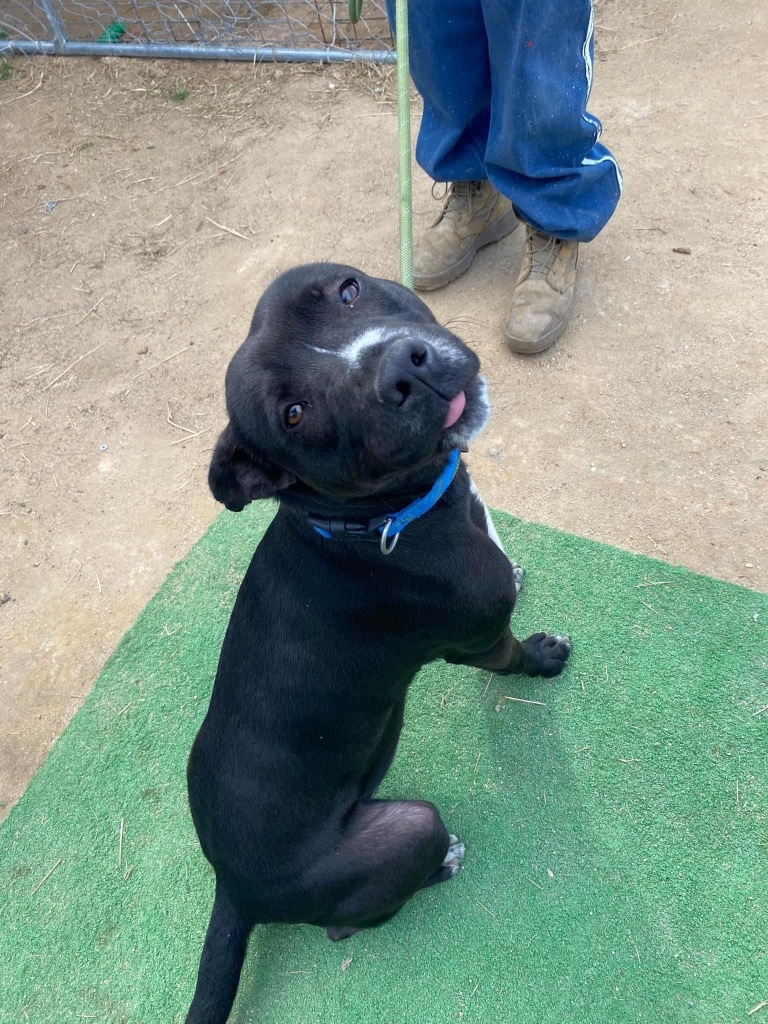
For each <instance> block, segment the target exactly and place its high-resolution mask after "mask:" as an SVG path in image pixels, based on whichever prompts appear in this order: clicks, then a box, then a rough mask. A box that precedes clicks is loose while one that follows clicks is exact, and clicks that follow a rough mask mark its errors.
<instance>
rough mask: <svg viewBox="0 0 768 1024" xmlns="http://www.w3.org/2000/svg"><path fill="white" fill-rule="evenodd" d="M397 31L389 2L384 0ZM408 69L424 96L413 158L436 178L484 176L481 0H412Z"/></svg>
mask: <svg viewBox="0 0 768 1024" xmlns="http://www.w3.org/2000/svg"><path fill="white" fill-rule="evenodd" d="M387 10H388V13H389V20H390V24H391V25H392V27H393V31H394V33H395V35H397V25H396V24H395V3H394V0H387ZM408 30H409V34H410V50H409V55H410V68H411V77H412V78H413V82H414V85H415V86H416V88H417V89H418V90H419V93H420V95H421V97H422V99H423V100H424V115H423V117H422V120H421V126H420V128H419V134H418V139H417V142H416V160H417V161H418V163H419V166H420V167H422V168H423V169H424V170H425V171H426V172H427V174H429V176H430V177H431V178H434V180H435V181H474V180H480V179H485V178H486V173H485V151H486V146H487V142H488V125H489V122H490V116H491V108H490V104H491V71H490V67H489V64H488V39H487V36H486V32H485V22H484V19H483V11H482V7H481V4H480V0H413V2H411V3H409V5H408Z"/></svg>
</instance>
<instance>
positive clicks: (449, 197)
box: [432, 181, 483, 226]
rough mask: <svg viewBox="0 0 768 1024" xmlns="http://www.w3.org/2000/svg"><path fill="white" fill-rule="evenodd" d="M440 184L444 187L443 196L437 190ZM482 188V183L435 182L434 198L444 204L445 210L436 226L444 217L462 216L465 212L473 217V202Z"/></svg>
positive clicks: (433, 185) (442, 211) (443, 209)
mask: <svg viewBox="0 0 768 1024" xmlns="http://www.w3.org/2000/svg"><path fill="white" fill-rule="evenodd" d="M440 184H442V185H443V191H442V194H437V192H436V190H437V189H438V186H439V185H440ZM482 187H483V182H482V181H452V182H450V183H449V182H437V181H435V182H433V184H432V198H433V199H436V200H438V202H439V201H441V200H442V202H443V208H442V210H441V211H440V216H439V217H438V218H437V220H436V221H435V224H439V222H440V221H441V220H442V219H443V217H457V216H461V214H462V213H463V212H464V211H465V210H466V211H467V212H468V213H469V216H470V217H471V216H472V200H473V199H474V198H475V196H477V195H479V193H480V190H481V189H482ZM433 226H434V225H433Z"/></svg>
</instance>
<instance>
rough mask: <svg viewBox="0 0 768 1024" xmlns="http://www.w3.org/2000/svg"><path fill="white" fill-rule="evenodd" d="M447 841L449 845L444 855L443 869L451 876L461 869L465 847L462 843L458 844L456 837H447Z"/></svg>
mask: <svg viewBox="0 0 768 1024" xmlns="http://www.w3.org/2000/svg"><path fill="white" fill-rule="evenodd" d="M448 841H449V842H450V844H451V845H450V846H449V847H448V853H446V855H445V860H444V861H443V867H444V868H448V869H449V870H450V872H451V875H452V876H453V875H455V874H456V872H457V871H458V870H459V868H460V867H461V862H462V861H463V860H464V853H465V851H466V847H465V846H464V843H460V842H459V839H458V836H448Z"/></svg>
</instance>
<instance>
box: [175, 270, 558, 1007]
mask: <svg viewBox="0 0 768 1024" xmlns="http://www.w3.org/2000/svg"><path fill="white" fill-rule="evenodd" d="M478 370H479V361H478V359H477V356H476V355H475V354H474V353H473V352H471V351H470V350H469V349H468V348H467V347H466V346H465V345H464V344H463V343H462V342H461V341H460V340H459V339H458V338H457V337H455V336H454V335H453V334H451V333H450V332H449V331H447V330H444V329H443V328H441V327H440V326H438V324H437V323H436V321H435V319H434V317H433V316H432V314H431V313H430V311H429V310H428V309H427V307H426V306H425V305H424V304H423V303H422V302H421V301H420V300H419V299H418V298H416V296H415V295H413V294H412V293H411V292H410V291H408V290H407V289H406V288H403V287H401V286H400V285H397V284H394V283H392V282H390V281H383V280H378V279H375V278H370V277H366V276H365V275H364V274H362V273H360V272H359V271H357V270H353V269H352V268H350V267H343V266H336V265H333V264H325V263H321V264H314V265H311V266H305V267H299V268H297V269H295V270H291V271H289V272H288V273H286V274H283V275H282V276H281V277H279V278H278V279H277V280H276V281H275V282H274V283H273V284H272V285H271V286H270V287H269V288H268V289H267V291H266V292H265V294H264V296H263V297H262V299H261V301H260V302H259V304H258V306H257V307H256V312H255V314H254V317H253V322H252V324H251V330H250V333H249V335H248V338H247V339H246V341H245V343H244V344H243V345H242V347H241V348H240V349H239V351H238V352H237V354H236V355H235V357H234V359H233V360H232V363H231V364H230V367H229V370H228V372H227V384H226V390H227V407H228V411H229V415H230V423H229V426H228V427H227V428H226V429H225V431H224V433H223V434H222V435H221V437H220V438H219V441H218V444H217V445H216V449H215V452H214V455H213V461H212V463H211V468H210V476H209V482H210V486H211V490H212V491H213V494H214V496H215V497H216V498H217V499H218V500H219V501H221V502H223V503H224V504H225V505H226V506H227V508H229V509H231V510H232V511H235V512H238V511H240V510H241V509H242V508H243V507H244V506H245V505H247V504H248V502H250V501H252V500H254V499H257V498H267V497H276V498H277V499H278V501H279V508H278V511H277V514H276V516H275V518H274V520H273V522H272V524H271V525H270V527H269V529H268V530H267V532H266V534H265V536H264V539H263V540H262V542H261V544H260V545H259V547H258V548H257V550H256V552H255V554H254V556H253V560H252V562H251V565H250V568H249V569H248V572H247V574H246V577H245V580H244V581H243V584H242V586H241V588H240V593H239V594H238V597H237V602H236V604H235V608H234V611H233V613H232V618H231V620H230V623H229V628H228V630H227V634H226V638H225V640H224V645H223V648H222V652H221V659H220V661H219V668H218V672H217V675H216V681H215V685H214V688H213V696H212V698H211V704H210V708H209V710H208V714H207V716H206V718H205V721H204V722H203V725H202V728H201V729H200V732H199V734H198V736H197V739H196V741H195V744H194V747H193V749H192V754H191V757H190V760H189V769H188V781H189V801H190V806H191V809H192V816H193V818H194V822H195V825H196V827H197V832H198V835H199V837H200V844H201V846H202V848H203V852H204V853H205V856H206V857H207V858H208V860H209V861H210V862H211V864H212V865H213V868H214V870H215V873H216V895H215V901H214V905H213V913H212V915H211V922H210V925H209V927H208V933H207V936H206V939H205V946H204V948H203V954H202V960H201V963H200V972H199V976H198V981H197V989H196V991H195V996H194V1000H193V1002H192V1006H191V1008H190V1010H189V1014H188V1016H187V1024H203V1022H204V1024H223V1022H225V1021H226V1020H227V1017H228V1015H229V1011H230V1009H231V1007H232V1003H233V1000H234V997H235V993H236V991H237V985H238V981H239V977H240V970H241V968H242V964H243V959H244V956H245V950H246V944H247V941H248V935H249V933H250V931H251V929H252V928H253V926H254V925H255V924H257V923H265V922H273V921H274V922H288V923H309V924H316V925H322V926H323V927H325V928H327V929H328V935H329V936H330V938H332V939H341V938H345V937H346V936H348V935H352V934H353V933H354V932H356V931H357V930H358V929H360V928H371V927H374V926H375V925H378V924H381V923H382V922H383V921H386V920H388V919H389V918H390V917H392V916H393V914H396V913H397V911H398V910H399V909H400V907H402V905H403V904H404V903H405V902H406V900H408V899H409V898H410V897H411V896H412V895H413V894H414V893H415V892H416V891H417V890H419V889H423V888H425V887H426V886H429V885H434V884H435V883H436V882H442V881H444V880H446V879H448V878H450V877H451V876H452V875H453V874H455V872H456V871H457V870H458V868H459V865H460V863H461V858H462V856H463V853H464V847H463V846H462V845H461V844H460V843H459V842H458V840H457V839H456V837H455V836H449V834H448V832H447V831H446V828H445V826H444V825H443V823H442V821H441V820H440V815H439V814H438V812H437V809H436V808H435V807H434V806H433V805H432V804H430V803H425V802H421V801H398V800H376V799H374V797H373V794H374V792H375V790H376V788H377V786H378V785H379V783H380V782H381V780H382V779H383V778H384V775H385V774H386V772H387V770H388V768H389V766H390V764H391V762H392V759H393V757H394V754H395V748H396V747H397V742H398V737H399V735H400V730H401V727H402V722H403V707H404V704H405V698H406V692H407V690H408V686H409V684H410V682H411V680H412V679H413V677H414V676H415V674H416V673H417V672H418V671H419V669H420V668H421V667H422V665H424V664H426V663H427V662H429V661H433V660H434V659H437V658H443V659H445V660H446V661H449V662H454V663H459V664H464V665H474V666H477V667H479V668H483V669H490V670H491V671H493V672H499V673H513V672H521V673H526V674H528V675H544V676H554V675H557V674H558V673H559V672H561V671H562V669H563V667H564V665H565V662H566V659H567V658H568V655H569V653H570V645H569V643H568V641H567V640H566V639H565V638H564V637H558V636H549V635H547V634H545V633H536V634H535V635H534V636H532V637H529V638H528V639H527V640H525V641H524V642H523V643H520V642H519V641H517V640H516V639H515V638H514V636H513V635H512V633H511V632H510V631H509V626H508V622H509V616H510V613H511V611H512V608H513V606H514V603H515V596H516V589H517V587H516V575H515V569H514V567H513V565H512V563H510V562H509V561H508V559H507V558H506V556H505V555H504V553H503V552H502V551H501V549H500V546H499V545H498V541H497V539H496V537H495V533H494V531H493V527H492V525H491V523H490V519H489V518H488V517H487V514H486V511H485V506H484V505H483V503H482V502H481V501H480V499H479V498H478V497H477V492H476V491H474V488H473V486H472V483H471V481H470V479H469V475H468V473H467V471H466V469H465V468H464V466H463V465H461V464H460V461H459V455H458V451H456V449H458V448H460V447H461V446H462V445H464V444H466V443H467V442H469V441H470V440H472V439H473V438H474V437H476V436H477V434H478V433H479V432H480V430H481V429H482V428H483V426H484V425H485V422H486V419H487V417H488V404H487V401H486V398H485V381H484V380H483V379H482V377H480V376H479V375H478ZM454 471H456V472H455V476H453V477H452V474H453V472H454ZM430 506H432V507H431V508H430ZM419 513H421V514H420V515H419ZM416 516H418V517H417V518H414V517H416ZM411 520H412V521H411Z"/></svg>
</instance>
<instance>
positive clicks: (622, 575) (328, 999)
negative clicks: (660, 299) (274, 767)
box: [0, 505, 768, 1024]
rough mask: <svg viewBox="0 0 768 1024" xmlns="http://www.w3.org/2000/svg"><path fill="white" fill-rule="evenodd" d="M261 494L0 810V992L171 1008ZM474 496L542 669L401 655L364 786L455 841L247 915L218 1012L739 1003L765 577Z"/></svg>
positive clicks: (732, 1006)
mask: <svg viewBox="0 0 768 1024" xmlns="http://www.w3.org/2000/svg"><path fill="white" fill-rule="evenodd" d="M270 515H271V509H270V508H269V507H267V506H264V505H262V506H261V507H252V508H251V509H249V510H247V511H245V512H243V513H242V515H240V516H234V515H231V514H228V513H225V514H223V515H222V516H221V517H220V519H219V520H218V521H217V522H216V524H215V525H214V526H213V527H212V529H211V530H210V531H209V532H208V533H207V534H206V535H205V537H204V538H203V539H202V540H201V541H200V542H199V543H198V544H197V545H196V546H195V547H194V548H193V550H192V551H191V552H190V553H189V555H188V556H187V557H186V558H185V559H184V560H183V561H182V562H180V563H179V565H178V566H177V567H176V568H175V570H174V571H173V572H172V573H171V575H170V577H169V578H168V580H167V582H166V583H165V584H164V585H163V587H162V588H161V590H160V592H159V593H158V595H157V596H156V597H155V598H154V599H153V600H152V601H151V602H150V604H149V605H148V606H147V608H146V609H145V610H144V612H143V613H142V614H141V616H140V617H139V619H138V621H137V623H136V624H135V626H133V628H132V629H130V630H129V631H128V633H127V634H126V636H125V638H124V639H123V641H122V643H121V644H120V646H119V648H118V650H117V652H116V653H115V654H114V656H113V657H112V658H111V659H110V661H109V663H108V664H107V666H106V668H105V669H104V671H103V673H102V675H101V677H100V678H99V680H98V683H97V684H96V687H95V689H94V690H93V692H92V694H91V696H90V697H89V698H88V700H87V701H86V703H85V705H84V707H83V708H82V710H81V711H80V712H79V713H78V714H77V715H76V716H75V718H74V720H73V721H72V723H71V725H70V726H69V728H68V729H67V730H66V732H65V733H64V735H63V736H62V737H61V739H60V740H59V741H58V743H57V744H56V746H55V747H54V749H53V751H52V752H51V754H50V756H49V757H48V759H47V760H46V762H45V763H44V765H43V766H42V768H41V769H40V771H39V772H38V774H37V776H36V777H35V779H34V780H33V781H32V783H31V784H30V786H29V789H28V790H27V793H26V794H25V796H24V797H23V798H22V800H21V801H20V802H19V804H18V805H17V807H16V808H15V809H14V810H13V812H12V814H11V816H10V817H9V819H8V821H7V822H6V823H5V824H4V825H3V827H2V829H0V871H1V877H2V889H3V894H4V895H3V906H2V911H1V912H0V937H1V938H2V955H0V1015H1V1018H2V1020H3V1021H13V1022H29V1024H44V1022H51V1024H53V1022H56V1024H63V1022H69V1021H81V1020H94V1021H100V1022H102V1021H103V1022H125V1024H129V1022H130V1024H137V1022H141V1024H160V1022H163V1024H169V1022H177V1021H181V1020H183V1017H184V1013H185V1012H186V1009H187V1006H188V1003H189V1000H190V997H191V994H192V990H193V986H194V981H195V974H196V970H197V960H198V955H199V952H200V946H201V943H202V938H203V934H204V930H205V927H206V924H207V920H208V913H209V909H210V904H211V898H212V876H211V873H210V870H209V868H208V867H207V865H206V863H205V861H204V860H203V857H202V855H201V853H200V851H199V849H198V846H197V842H196V838H195V834H194V831H193V829H192V825H191V822H190V819H189V815H188V811H187V806H186V796H185V783H184V769H185V761H186V757H187V752H188V750H189V747H190V744H191V742H192V738H193V736H194V734H195V731H196V729H197V726H198V724H199V722H200V720H201V718H202V716H203V713H204V710H205V707H206V701H207V698H208V694H209V690H210V685H211V680H212V677H213V674H214V669H215V665H216V660H217V656H218V649H219V644H220V642H221V638H222V635H223V632H224V628H225V626H226V622H227V617H228V614H229V610H230V607H231V605H232V602H233V599H234V596H235V591H236V588H237V586H238V583H239V581H240V579H241V577H242V575H243V573H244V571H245V568H246V565H247V562H248V559H249V556H250V553H251V551H252V549H253V547H254V546H255V544H256V542H257V540H258V538H259V536H260V534H261V532H262V530H263V528H264V526H265V525H266V523H267V521H268V519H269V517H270ZM495 518H496V521H497V525H498V527H499V531H500V533H501V535H502V537H503V538H504V540H505V543H506V544H507V546H508V550H509V551H510V552H511V553H513V554H514V556H515V558H516V559H517V560H518V561H519V562H520V563H521V564H523V565H524V566H525V567H526V568H527V570H528V575H527V578H526V585H525V588H524V590H523V594H522V596H521V600H520V603H519V606H518V610H517V611H516V613H515V617H514V623H513V625H514V629H515V632H516V633H517V634H518V635H520V636H526V635H527V634H528V633H529V632H531V631H533V630H536V629H539V628H547V629H552V630H556V631H562V632H568V633H569V634H570V635H571V637H572V639H573V643H574V651H573V656H572V659H571V662H570V665H569V667H568V670H567V672H566V673H565V675H563V676H562V677H561V678H560V679H558V680H555V681H541V680H527V679H524V680H516V679H514V678H507V679H504V680H501V679H497V678H496V677H489V675H488V674H487V673H481V672H478V671H474V670H471V669H461V668H454V667H449V666H447V665H444V664H435V665H432V666H429V667H428V668H427V669H425V670H424V672H423V673H422V674H421V675H420V676H419V678H418V679H417V680H416V682H415V683H414V686H413V689H412V692H411V697H410V702H409V705H408V711H407V722H406V728H405V731H404V733H403V739H402V742H401V746H400V750H399V753H398V756H397V759H396V762H395V764H394V766H393V768H392V770H391V772H390V775H389V776H388V778H387V780H386V782H385V785H384V787H383V790H382V795H397V796H402V797H420V798H427V799H430V800H433V801H434V802H435V803H436V804H437V805H438V807H439V808H440V809H441V811H442V814H443V818H444V820H445V821H446V823H447V825H448V826H449V828H450V829H451V830H452V831H455V832H457V833H458V834H459V835H460V836H461V838H462V839H463V840H464V841H465V842H466V844H467V855H466V860H465V867H464V869H463V870H462V871H461V872H460V873H459V874H458V875H457V877H456V878H455V879H454V880H452V881H451V882H450V883H448V884H446V885H440V886H437V887H436V888H434V889H430V890H429V891H427V892H424V893H420V894H419V895H418V896H416V898H414V899H413V900H412V901H411V902H410V903H409V904H408V905H407V906H406V908H405V909H404V910H403V911H402V912H401V913H400V914H399V915H398V917H396V918H395V919H394V920H393V921H392V922H390V923H389V924H387V925H385V926H384V927H382V928H380V929H378V930H376V931H372V932H365V933H362V934H360V935H357V936H355V937H354V938H352V939H350V940H348V941H347V942H343V943H338V944H335V943H331V942H329V941H328V940H327V939H326V937H325V934H324V932H322V931H321V930H319V929H313V928H309V927H302V928H289V927H284V926H270V927H259V928H257V929H256V931H255V932H254V934H253V937H252V940H251V945H250V949H249V955H248V960H247V962H246V966H245V969H244V972H243V979H242V984H241V990H240V994H239V996H238V1001H237V1004H236V1007H235V1010H234V1012H233V1020H234V1021H236V1022H239V1024H246V1022H254V1024H255V1022H257V1021H258V1022H259V1024H310V1022H312V1024H315V1022H317V1024H347V1022H349V1024H406V1022H408V1024H412V1022H415V1024H422V1022H428V1024H432V1022H434V1024H449V1022H450V1024H455V1022H464V1024H469V1022H475V1021H477V1022H480V1021H482V1022H488V1024H506V1022H510V1024H512V1022H514V1024H550V1022H551V1024H643V1022H649V1024H650V1022H653V1024H658V1022H673V1021H674V1022H678V1021H679V1022H681V1024H683V1022H684V1024H731V1022H736V1021H749V1022H754V1024H759V1022H760V1021H761V1020H766V1021H768V1006H766V1008H765V1009H762V1010H756V1011H755V1012H754V1013H753V1014H752V1015H751V1016H748V1011H750V1010H752V1009H753V1008H754V1007H755V1006H757V1005H758V1004H760V1003H761V1002H762V1001H763V1000H768V914H767V907H768V898H767V893H768V872H767V871H766V868H768V848H767V846H766V820H767V816H766V797H767V796H768V792H767V791H766V790H767V788H768V787H767V786H766V781H767V780H766V771H767V768H768V765H767V760H768V759H767V756H766V755H767V754H768V744H766V738H765V732H766V728H767V727H768V711H766V712H765V713H764V714H760V713H759V712H760V709H761V708H764V707H765V705H768V643H767V642H766V641H767V629H766V627H767V626H768V599H766V597H765V596H763V595H759V594H756V593H752V592H750V591H747V590H742V589H740V588H738V587H735V586H732V585H730V584H726V583H721V582H718V581H716V580H712V579H708V578H705V577H702V576H697V575H695V574H693V573H691V572H688V571H686V570H683V569H678V568H674V567H671V566H668V565H664V564H661V563H659V562H655V561H651V560H649V559H647V558H642V557H636V556H633V555H630V554H627V553H625V552H622V551H618V550H615V549H613V548H608V547H605V546H602V545H599V544H595V543H592V542H589V541H585V540H581V539H578V538H575V537H572V536H569V535H566V534H562V533H558V532H557V531H554V530H551V529H548V528H545V527H541V526H532V525H528V524H525V523H521V522H518V521H516V520H513V519H511V518H509V517H507V516H503V515H499V516H496V517H495ZM360 685H361V686H365V679H363V678H361V680H360ZM503 695H506V696H514V697H518V698H524V699H525V700H529V701H541V702H543V705H544V706H542V705H540V704H535V703H532V704H524V703H515V702H512V701H508V700H503V699H502V697H503ZM121 822H122V847H121V844H120V833H121ZM51 869H53V870H52V872H51ZM49 872H50V873H49Z"/></svg>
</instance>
